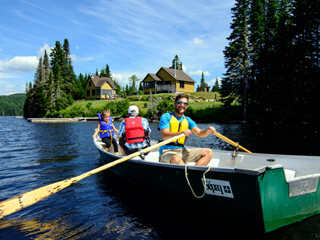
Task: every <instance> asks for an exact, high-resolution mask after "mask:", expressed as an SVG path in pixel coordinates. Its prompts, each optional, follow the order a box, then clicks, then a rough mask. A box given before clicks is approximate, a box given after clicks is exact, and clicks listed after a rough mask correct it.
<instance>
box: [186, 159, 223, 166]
mask: <svg viewBox="0 0 320 240" xmlns="http://www.w3.org/2000/svg"><path fill="white" fill-rule="evenodd" d="M219 162H220V159H218V158H212V159H211V160H210V162H209V166H210V167H218V166H219ZM195 165H196V163H195V162H190V163H188V166H195Z"/></svg>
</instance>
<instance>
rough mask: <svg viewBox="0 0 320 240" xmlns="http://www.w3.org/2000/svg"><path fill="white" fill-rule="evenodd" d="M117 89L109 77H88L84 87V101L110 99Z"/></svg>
mask: <svg viewBox="0 0 320 240" xmlns="http://www.w3.org/2000/svg"><path fill="white" fill-rule="evenodd" d="M116 89H117V87H116V86H115V84H114V82H113V81H112V79H111V78H109V77H101V76H89V77H88V80H87V83H86V86H85V99H86V100H102V99H112V98H113V97H115V94H116Z"/></svg>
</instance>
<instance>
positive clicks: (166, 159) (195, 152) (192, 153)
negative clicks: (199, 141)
mask: <svg viewBox="0 0 320 240" xmlns="http://www.w3.org/2000/svg"><path fill="white" fill-rule="evenodd" d="M201 152H202V148H192V149H186V148H181V149H165V150H163V151H162V153H161V155H160V157H159V162H163V163H170V159H171V158H172V157H173V156H174V155H179V156H180V158H181V159H182V160H183V161H184V162H185V163H188V162H197V161H198V160H199V159H200V158H201Z"/></svg>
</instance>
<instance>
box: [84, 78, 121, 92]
mask: <svg viewBox="0 0 320 240" xmlns="http://www.w3.org/2000/svg"><path fill="white" fill-rule="evenodd" d="M90 78H91V80H92V82H93V84H94V86H95V87H102V86H103V84H104V83H105V82H106V81H107V82H108V83H109V85H110V86H111V88H112V89H117V87H116V85H115V84H114V82H113V81H112V79H111V78H109V77H101V76H90Z"/></svg>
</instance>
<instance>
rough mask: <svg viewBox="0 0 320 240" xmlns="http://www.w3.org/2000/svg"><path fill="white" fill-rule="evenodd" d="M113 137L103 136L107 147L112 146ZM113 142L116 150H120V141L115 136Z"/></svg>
mask: <svg viewBox="0 0 320 240" xmlns="http://www.w3.org/2000/svg"><path fill="white" fill-rule="evenodd" d="M110 140H111V137H105V138H102V139H101V141H102V142H104V143H105V144H106V148H110V147H111V141H110ZM112 144H113V149H114V152H118V151H119V150H118V143H117V140H116V139H115V137H112Z"/></svg>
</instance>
